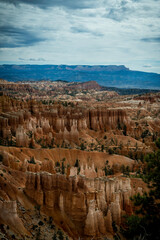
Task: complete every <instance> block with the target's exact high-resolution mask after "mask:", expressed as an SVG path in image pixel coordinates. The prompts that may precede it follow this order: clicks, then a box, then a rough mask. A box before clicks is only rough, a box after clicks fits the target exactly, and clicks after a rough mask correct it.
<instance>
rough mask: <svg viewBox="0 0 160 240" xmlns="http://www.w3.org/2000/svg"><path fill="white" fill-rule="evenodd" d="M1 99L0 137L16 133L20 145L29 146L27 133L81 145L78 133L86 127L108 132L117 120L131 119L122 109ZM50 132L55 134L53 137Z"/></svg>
mask: <svg viewBox="0 0 160 240" xmlns="http://www.w3.org/2000/svg"><path fill="white" fill-rule="evenodd" d="M1 98H2V101H1V102H0V137H2V138H5V139H6V138H8V137H10V136H11V135H13V136H15V137H16V145H17V146H24V147H25V146H27V144H28V143H27V140H26V137H25V133H27V134H28V136H30V138H31V137H32V136H31V135H33V134H34V136H35V137H37V140H38V139H40V138H41V139H42V138H43V137H44V139H45V142H47V144H50V145H52V143H51V140H52V138H54V139H55V142H56V143H57V144H62V142H63V141H65V142H66V143H74V144H77V145H78V144H79V133H80V132H81V131H83V130H86V129H90V130H94V131H97V130H101V131H106V130H110V129H116V128H117V125H118V123H119V124H124V123H125V124H128V122H129V119H128V117H127V114H126V112H125V110H122V109H108V108H102V107H99V108H93V109H92V108H82V107H80V106H76V107H73V108H72V107H70V106H68V107H64V106H62V105H58V104H55V105H46V106H45V105H43V104H42V103H41V102H36V101H34V100H31V101H28V102H23V101H21V102H20V101H18V100H14V99H10V98H8V97H4V96H3V97H1ZM22 128H24V131H23V130H22ZM17 129H18V130H17ZM17 131H18V133H17ZM24 132H25V133H24ZM49 135H50V136H52V137H51V138H50V139H49V138H48V136H49Z"/></svg>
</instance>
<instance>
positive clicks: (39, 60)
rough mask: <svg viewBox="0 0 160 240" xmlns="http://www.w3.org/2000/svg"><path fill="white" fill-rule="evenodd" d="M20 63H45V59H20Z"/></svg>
mask: <svg viewBox="0 0 160 240" xmlns="http://www.w3.org/2000/svg"><path fill="white" fill-rule="evenodd" d="M18 59H19V60H20V61H31V62H45V61H46V60H45V59H44V58H18Z"/></svg>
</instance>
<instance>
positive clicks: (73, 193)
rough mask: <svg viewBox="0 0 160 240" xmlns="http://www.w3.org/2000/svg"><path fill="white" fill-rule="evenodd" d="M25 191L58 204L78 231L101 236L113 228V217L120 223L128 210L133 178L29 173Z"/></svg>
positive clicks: (53, 206)
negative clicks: (123, 214) (67, 176)
mask: <svg viewBox="0 0 160 240" xmlns="http://www.w3.org/2000/svg"><path fill="white" fill-rule="evenodd" d="M25 193H26V194H27V195H28V196H29V197H30V198H31V199H34V200H35V201H36V202H37V204H39V205H41V206H43V207H46V208H49V209H51V211H52V212H56V210H57V208H59V210H60V215H61V218H62V219H63V221H64V222H65V221H66V216H67V217H68V218H69V219H70V221H71V225H72V227H73V225H74V226H75V229H78V234H79V235H81V236H102V235H105V234H107V232H111V233H112V232H113V229H112V227H111V222H112V221H114V222H115V223H116V224H118V225H120V223H121V217H122V212H123V213H124V211H128V203H129V201H130V200H129V197H130V196H131V186H130V179H121V178H114V179H108V178H104V179H99V178H96V179H94V178H90V179H89V178H85V177H81V176H75V177H69V178H66V177H65V176H64V175H59V174H53V175H52V174H49V173H38V174H36V173H28V174H27V181H26V188H25ZM107 209H108V210H107ZM106 211H107V215H106V217H105V216H104V214H105V213H106ZM81 226H84V231H82V229H81ZM80 229H81V230H80Z"/></svg>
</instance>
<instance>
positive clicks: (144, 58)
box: [0, 0, 160, 72]
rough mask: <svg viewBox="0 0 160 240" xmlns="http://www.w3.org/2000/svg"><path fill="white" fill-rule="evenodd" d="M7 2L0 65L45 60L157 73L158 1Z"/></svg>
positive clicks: (2, 8)
mask: <svg viewBox="0 0 160 240" xmlns="http://www.w3.org/2000/svg"><path fill="white" fill-rule="evenodd" d="M4 2H5V3H4ZM7 2H11V1H0V14H1V19H2V21H1V24H0V29H1V37H0V44H1V57H0V61H1V63H3V62H7V61H9V62H14V63H15V62H17V63H21V61H22V60H20V58H22V59H24V60H23V63H24V62H25V61H26V62H27V63H28V61H30V62H31V63H32V62H33V61H32V60H31V59H35V62H36V60H37V63H39V62H42V63H43V61H39V60H38V59H45V63H50V64H52V63H53V64H61V63H65V64H124V65H126V66H128V67H132V68H134V67H135V69H136V68H138V69H139V70H145V71H149V70H151V69H156V71H157V72H158V71H160V69H159V70H158V66H157V65H156V64H155V61H159V50H160V45H159V37H160V32H159V18H158V17H159V16H158V15H159V10H160V7H159V2H158V1H154V0H137V1H136V0H101V1H96V0H92V1H86V0H83V1H82V2H80V1H79V2H78V1H75V0H74V1H73V0H67V1H58V0H56V1H54V0H52V1H50V2H46V1H43V0H41V1H39V4H36V3H35V1H33V2H34V3H33V2H32V1H30V2H32V3H31V4H26V3H27V0H23V1H18V0H13V1H12V2H13V3H14V4H9V3H7ZM15 3H17V4H15ZM19 3H21V4H19ZM80 3H81V4H80ZM7 43H8V44H7ZM10 43H12V44H10ZM146 62H147V63H146ZM146 64H147V65H148V64H149V65H151V66H152V68H146V67H144V66H146Z"/></svg>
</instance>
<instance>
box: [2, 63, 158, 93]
mask: <svg viewBox="0 0 160 240" xmlns="http://www.w3.org/2000/svg"><path fill="white" fill-rule="evenodd" d="M0 78H3V79H6V80H9V81H14V82H17V81H26V80H27V81H40V80H50V81H62V82H65V81H68V82H87V81H97V83H98V84H100V85H102V86H108V87H120V88H143V89H144V88H147V89H150V88H152V89H160V74H157V73H148V72H140V71H132V70H130V69H129V68H127V67H125V66H124V65H120V66H117V65H94V66H89V65H20V66H19V65H0Z"/></svg>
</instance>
